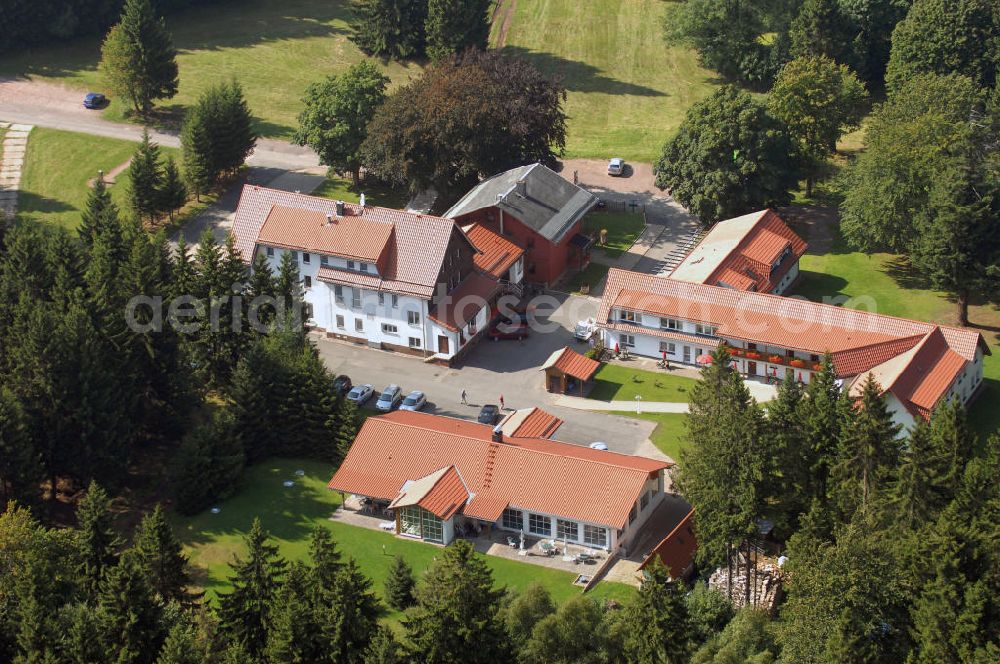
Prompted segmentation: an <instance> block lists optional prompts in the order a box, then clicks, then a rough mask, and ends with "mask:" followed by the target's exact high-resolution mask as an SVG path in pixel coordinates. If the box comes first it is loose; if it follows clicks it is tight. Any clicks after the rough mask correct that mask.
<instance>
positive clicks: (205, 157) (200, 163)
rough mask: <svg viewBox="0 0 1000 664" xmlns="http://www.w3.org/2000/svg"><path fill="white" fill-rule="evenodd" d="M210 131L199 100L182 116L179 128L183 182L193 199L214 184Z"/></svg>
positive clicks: (204, 110) (205, 111) (197, 198)
mask: <svg viewBox="0 0 1000 664" xmlns="http://www.w3.org/2000/svg"><path fill="white" fill-rule="evenodd" d="M211 140H212V138H211V129H210V127H209V125H208V119H207V110H206V109H205V108H204V105H203V104H202V102H201V100H200V99H199V102H198V103H197V104H195V105H194V106H192V107H191V108H189V109H188V110H187V112H186V113H185V114H184V124H183V126H182V127H181V160H182V163H183V164H184V180H185V181H186V182H187V185H188V188H189V189H190V190H191V191H192V192H194V195H195V199H196V200H198V201H200V200H201V195H202V194H205V193H208V192H209V191H210V190H211V189H212V186H213V185H214V184H215V171H214V164H213V163H212V155H211V152H210V146H211Z"/></svg>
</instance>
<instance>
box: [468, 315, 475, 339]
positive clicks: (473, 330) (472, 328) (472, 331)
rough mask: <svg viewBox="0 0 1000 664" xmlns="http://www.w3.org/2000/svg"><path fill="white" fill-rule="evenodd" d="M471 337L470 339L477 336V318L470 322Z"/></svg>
mask: <svg viewBox="0 0 1000 664" xmlns="http://www.w3.org/2000/svg"><path fill="white" fill-rule="evenodd" d="M469 336H470V337H474V336H476V319H475V318H473V319H472V320H471V321H469Z"/></svg>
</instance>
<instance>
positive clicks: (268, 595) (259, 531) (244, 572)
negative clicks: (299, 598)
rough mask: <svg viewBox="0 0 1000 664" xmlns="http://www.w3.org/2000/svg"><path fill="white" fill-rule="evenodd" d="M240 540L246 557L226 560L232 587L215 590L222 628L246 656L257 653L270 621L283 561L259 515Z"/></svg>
mask: <svg viewBox="0 0 1000 664" xmlns="http://www.w3.org/2000/svg"><path fill="white" fill-rule="evenodd" d="M244 542H245V544H246V548H247V553H246V557H245V558H242V557H239V556H235V557H234V558H233V562H232V563H230V567H231V568H232V570H233V575H232V576H230V577H229V582H230V585H232V587H233V590H232V591H231V592H228V593H220V594H219V622H220V623H221V626H222V630H223V632H224V633H225V634H226V635H227V636H228V637H229V638H230V639H231V640H233V641H236V642H237V643H240V644H241V645H242V646H243V647H244V648H246V650H247V652H248V653H249V655H250V656H252V657H261V656H262V655H263V654H264V649H265V648H266V646H267V634H268V630H269V629H270V628H271V624H272V623H271V606H272V603H273V601H274V598H275V596H276V594H277V592H278V590H279V588H280V586H281V582H282V579H283V578H284V575H285V567H286V563H285V560H284V559H283V558H281V557H280V556H279V555H278V547H277V545H276V544H274V543H273V542H272V541H271V537H270V535H269V534H268V533H267V531H265V530H264V527H263V526H262V525H261V523H260V519H258V518H254V520H253V524H252V525H251V526H250V532H248V533H247V535H246V537H245V538H244Z"/></svg>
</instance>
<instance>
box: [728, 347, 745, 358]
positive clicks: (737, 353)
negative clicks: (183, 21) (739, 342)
mask: <svg viewBox="0 0 1000 664" xmlns="http://www.w3.org/2000/svg"><path fill="white" fill-rule="evenodd" d="M729 354H730V355H732V356H733V357H743V349H742V348H730V349H729Z"/></svg>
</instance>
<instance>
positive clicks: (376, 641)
mask: <svg viewBox="0 0 1000 664" xmlns="http://www.w3.org/2000/svg"><path fill="white" fill-rule="evenodd" d="M363 661H364V664H402V662H403V661H404V659H403V653H402V648H401V647H400V645H399V642H398V641H396V637H395V636H394V635H393V633H392V630H391V629H389V628H388V627H386V626H385V625H379V627H378V629H377V630H375V635H374V636H373V637H372V640H371V642H370V643H369V644H368V648H367V649H366V650H365V656H364V660H363Z"/></svg>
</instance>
